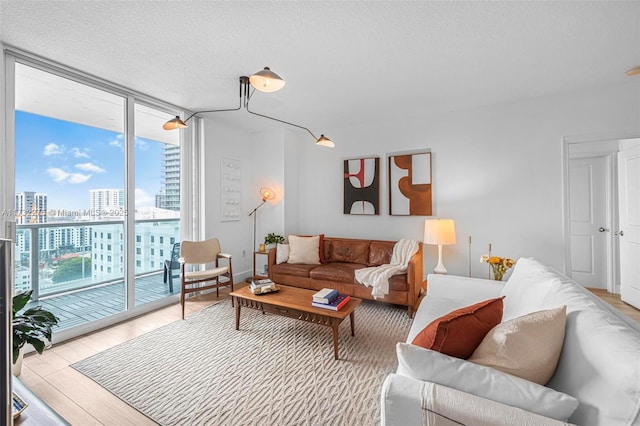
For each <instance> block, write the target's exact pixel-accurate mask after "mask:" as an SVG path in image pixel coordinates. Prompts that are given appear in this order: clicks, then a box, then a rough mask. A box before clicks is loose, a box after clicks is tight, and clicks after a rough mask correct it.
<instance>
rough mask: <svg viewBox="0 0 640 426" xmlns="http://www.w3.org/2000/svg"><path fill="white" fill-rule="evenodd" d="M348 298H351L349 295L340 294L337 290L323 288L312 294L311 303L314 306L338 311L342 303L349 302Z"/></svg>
mask: <svg viewBox="0 0 640 426" xmlns="http://www.w3.org/2000/svg"><path fill="white" fill-rule="evenodd" d="M349 300H351V296H347V295H346V294H340V293H338V290H334V289H331V288H323V289H322V290H320V291H319V292H317V293H315V294H314V295H313V301H312V302H311V305H312V306H314V307H316V308H323V309H330V310H332V311H339V310H340V309H342V307H343V306H344V305H346V304H347V303H349Z"/></svg>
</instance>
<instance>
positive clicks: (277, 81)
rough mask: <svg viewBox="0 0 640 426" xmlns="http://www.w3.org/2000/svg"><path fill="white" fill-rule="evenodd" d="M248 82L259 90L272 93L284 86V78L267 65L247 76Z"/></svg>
mask: <svg viewBox="0 0 640 426" xmlns="http://www.w3.org/2000/svg"><path fill="white" fill-rule="evenodd" d="M249 83H251V85H252V86H253V87H254V88H255V89H256V90H259V91H260V92H264V93H273V92H277V91H278V90H280V89H282V88H283V87H284V80H283V79H282V77H280V76H279V75H278V74H276V73H275V72H273V71H271V70H270V69H269V67H264V69H263V70H262V71H258V72H257V73H255V74H254V75H252V76H251V77H249Z"/></svg>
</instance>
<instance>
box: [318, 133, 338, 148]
mask: <svg viewBox="0 0 640 426" xmlns="http://www.w3.org/2000/svg"><path fill="white" fill-rule="evenodd" d="M316 145H320V146H326V147H329V148H333V147H334V146H336V144H334V143H333V141H332V140H331V139H329V138H328V137H326V136H325V135H320V137H319V138H318V140H317V141H316Z"/></svg>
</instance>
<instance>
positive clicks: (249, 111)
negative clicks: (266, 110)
mask: <svg viewBox="0 0 640 426" xmlns="http://www.w3.org/2000/svg"><path fill="white" fill-rule="evenodd" d="M247 112H248V113H249V114H253V115H257V116H259V117H263V118H268V119H269V120H273V121H278V122H280V123H284V124H288V125H289V126H293V127H297V128H298V129H302V130H306V131H307V132H309V134H310V135H311V136H312V137H313V139H314V140H316V141H317V140H318V138H317V137H316V135H314V134H313V133H312V132H311V130H309V129H307V128H306V127H304V126H299V125H297V124H293V123H290V122H288V121H284V120H280V119H279V118H274V117H269V116H268V115H264V114H260V113H257V112H253V111H251V110H250V109H249V104H248V103H247Z"/></svg>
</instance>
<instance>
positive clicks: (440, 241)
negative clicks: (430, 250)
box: [424, 219, 456, 274]
mask: <svg viewBox="0 0 640 426" xmlns="http://www.w3.org/2000/svg"><path fill="white" fill-rule="evenodd" d="M424 242H425V244H433V245H437V246H438V264H437V265H436V267H435V269H434V270H433V272H435V273H436V274H446V273H447V269H446V268H445V267H444V264H443V263H442V246H443V245H449V244H455V243H456V229H455V225H454V223H453V219H427V220H425V221H424Z"/></svg>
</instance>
